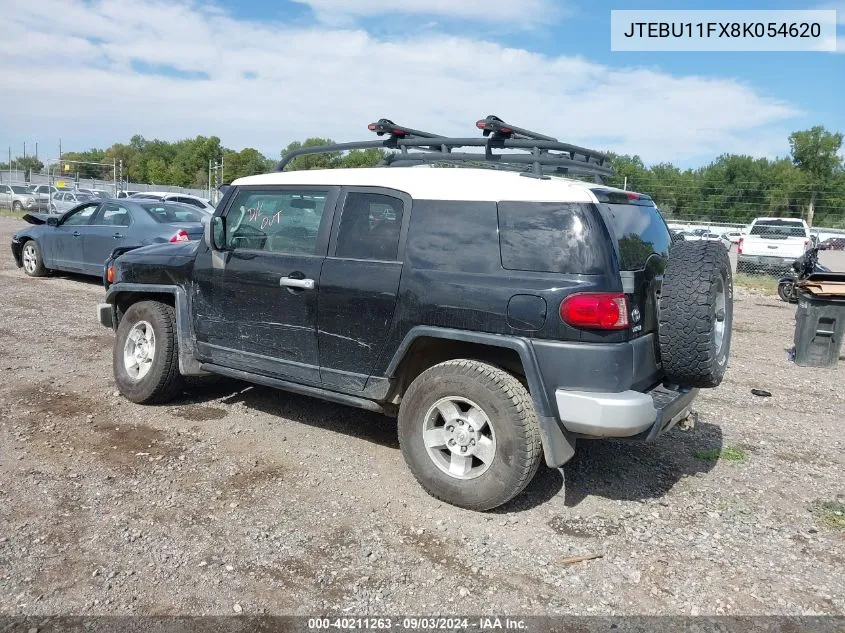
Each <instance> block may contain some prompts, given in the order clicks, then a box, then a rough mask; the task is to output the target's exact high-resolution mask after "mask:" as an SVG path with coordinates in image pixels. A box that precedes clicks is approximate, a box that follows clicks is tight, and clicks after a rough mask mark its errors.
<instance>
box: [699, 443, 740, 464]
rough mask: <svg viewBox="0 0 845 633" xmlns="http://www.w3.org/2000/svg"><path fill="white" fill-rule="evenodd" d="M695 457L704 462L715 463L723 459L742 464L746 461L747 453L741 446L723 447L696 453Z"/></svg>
mask: <svg viewBox="0 0 845 633" xmlns="http://www.w3.org/2000/svg"><path fill="white" fill-rule="evenodd" d="M695 456H696V458H698V459H702V460H704V461H706V462H715V461H718V460H720V459H724V460H725V461H728V462H736V463H738V464H744V463H745V462H747V461H748V452H747V451H746V450H745V449H744V448H742V447H741V446H725V447H723V448H721V449H718V448H712V449H708V450H706V451H696V452H695Z"/></svg>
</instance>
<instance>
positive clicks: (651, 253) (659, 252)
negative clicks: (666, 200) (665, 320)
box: [592, 187, 672, 338]
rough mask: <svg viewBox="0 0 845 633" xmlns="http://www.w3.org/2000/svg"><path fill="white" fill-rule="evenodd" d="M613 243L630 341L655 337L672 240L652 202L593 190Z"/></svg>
mask: <svg viewBox="0 0 845 633" xmlns="http://www.w3.org/2000/svg"><path fill="white" fill-rule="evenodd" d="M592 191H593V194H595V196H596V198H597V199H598V202H599V204H598V208H599V212H600V213H601V215H602V218H604V221H605V224H606V225H607V228H608V230H609V231H610V234H611V237H612V239H613V242H614V249H615V252H616V257H617V260H618V262H619V271H620V277H621V278H622V290H623V292H624V293H625V295H626V298H627V300H628V310H629V318H630V323H631V329H630V332H631V337H632V338H639V337H641V336H644V335H646V334H656V333H657V318H658V299H659V297H660V287H661V284H662V283H663V272H664V271H665V269H666V259H667V257H668V256H669V247H670V246H671V244H672V237H671V235H670V233H669V228H668V227H667V226H666V222H665V221H664V220H663V217H662V216H661V215H660V212H659V211H658V210H657V207H656V206H655V204H654V201H653V200H652V199H651V198H650V197H649V196H646V195H644V194H637V193H633V192H626V191H620V190H617V189H609V188H605V187H596V188H594V189H593V190H592Z"/></svg>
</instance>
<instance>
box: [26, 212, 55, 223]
mask: <svg viewBox="0 0 845 633" xmlns="http://www.w3.org/2000/svg"><path fill="white" fill-rule="evenodd" d="M49 217H50V214H49V213H27V214H26V215H24V216H23V220H24V222H29V223H30V224H34V225H36V226H38V225H39V224H47V218H49Z"/></svg>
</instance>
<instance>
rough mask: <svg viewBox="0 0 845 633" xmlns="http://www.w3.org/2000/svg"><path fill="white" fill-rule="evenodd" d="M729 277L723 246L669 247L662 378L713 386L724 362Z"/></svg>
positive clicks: (730, 290)
mask: <svg viewBox="0 0 845 633" xmlns="http://www.w3.org/2000/svg"><path fill="white" fill-rule="evenodd" d="M732 324H733V278H732V276H731V264H730V260H729V259H728V254H727V252H726V251H725V249H724V248H722V247H721V246H720V245H718V244H715V243H709V242H684V243H683V244H678V245H676V246H674V247H673V248H672V250H671V251H670V253H669V261H668V263H667V265H666V272H665V274H664V277H663V287H662V289H661V294H660V322H659V327H660V330H659V335H658V338H659V342H660V355H661V359H662V362H663V368H664V370H665V371H666V375H667V378H668V379H669V380H671V381H672V382H676V383H678V384H680V385H683V386H685V387H716V386H718V385H719V384H720V383H721V382H722V378H723V377H724V375H725V370H726V369H727V365H728V355H729V353H730V347H731V326H732Z"/></svg>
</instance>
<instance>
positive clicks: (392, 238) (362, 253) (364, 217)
mask: <svg viewBox="0 0 845 633" xmlns="http://www.w3.org/2000/svg"><path fill="white" fill-rule="evenodd" d="M403 210H404V205H403V203H402V201H401V200H399V199H398V198H394V197H393V196H385V195H383V194H377V193H356V192H353V193H350V194H349V195H347V196H346V202H345V204H344V205H343V213H342V215H341V216H340V228H339V229H338V234H337V248H336V249H335V257H347V258H350V259H376V260H387V261H393V260H395V259H396V258H397V256H398V252H399V231H400V229H401V228H402V213H403Z"/></svg>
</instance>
